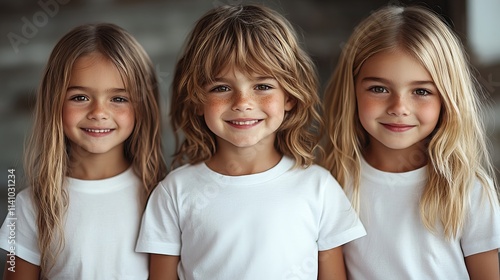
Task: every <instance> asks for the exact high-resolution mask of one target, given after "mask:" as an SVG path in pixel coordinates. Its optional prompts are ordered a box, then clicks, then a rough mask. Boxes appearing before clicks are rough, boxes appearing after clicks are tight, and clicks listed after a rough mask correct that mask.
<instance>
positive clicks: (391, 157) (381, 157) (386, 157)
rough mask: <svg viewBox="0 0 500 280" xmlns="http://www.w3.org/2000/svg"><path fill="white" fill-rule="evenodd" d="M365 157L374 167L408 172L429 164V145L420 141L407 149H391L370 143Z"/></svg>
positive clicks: (387, 170)
mask: <svg viewBox="0 0 500 280" xmlns="http://www.w3.org/2000/svg"><path fill="white" fill-rule="evenodd" d="M363 157H364V158H365V160H366V162H368V163H369V164H370V165H371V166H373V167H374V168H376V169H378V170H381V171H385V172H393V173H401V172H408V171H412V170H415V169H418V168H421V167H423V166H425V165H426V164H427V147H426V145H425V144H424V143H422V142H420V143H417V144H415V145H413V146H411V147H408V148H406V149H397V150H396V149H389V148H386V147H385V148H383V147H381V146H378V145H373V144H370V145H369V146H368V147H367V148H366V149H365V150H364V152H363Z"/></svg>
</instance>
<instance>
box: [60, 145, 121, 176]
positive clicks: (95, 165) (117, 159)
mask: <svg viewBox="0 0 500 280" xmlns="http://www.w3.org/2000/svg"><path fill="white" fill-rule="evenodd" d="M129 166H130V163H129V162H128V161H127V159H126V158H125V155H124V154H123V153H117V154H116V155H114V156H111V155H109V154H106V155H102V154H92V153H83V152H81V153H78V152H75V153H72V154H71V156H70V163H69V174H68V176H70V177H73V178H76V179H82V180H101V179H106V178H110V177H113V176H116V175H118V174H120V173H122V172H124V171H125V170H127V169H128V168H129Z"/></svg>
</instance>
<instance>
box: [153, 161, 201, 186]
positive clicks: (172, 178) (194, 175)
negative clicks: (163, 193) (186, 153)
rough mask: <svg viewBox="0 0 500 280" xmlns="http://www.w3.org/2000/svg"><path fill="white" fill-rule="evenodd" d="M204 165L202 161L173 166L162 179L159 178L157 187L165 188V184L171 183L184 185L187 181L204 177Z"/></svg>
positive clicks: (170, 184) (169, 184)
mask: <svg viewBox="0 0 500 280" xmlns="http://www.w3.org/2000/svg"><path fill="white" fill-rule="evenodd" d="M206 169H207V168H206V166H205V164H204V163H198V164H186V165H183V166H180V167H177V168H175V169H174V170H172V171H170V172H169V173H168V174H167V176H165V178H163V180H161V181H160V182H159V184H158V187H160V188H162V189H165V188H167V186H172V185H184V184H185V183H187V182H190V181H193V180H197V181H199V180H200V178H204V177H205V178H206V177H207V176H205V175H206V174H205V173H206V172H207V171H206Z"/></svg>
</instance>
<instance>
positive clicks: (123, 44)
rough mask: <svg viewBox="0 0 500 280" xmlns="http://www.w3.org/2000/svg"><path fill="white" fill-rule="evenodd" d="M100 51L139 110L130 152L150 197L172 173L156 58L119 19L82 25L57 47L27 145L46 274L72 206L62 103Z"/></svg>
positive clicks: (127, 151)
mask: <svg viewBox="0 0 500 280" xmlns="http://www.w3.org/2000/svg"><path fill="white" fill-rule="evenodd" d="M94 52H99V53H101V54H103V55H104V56H106V57H107V58H109V59H110V61H112V62H113V63H114V64H115V65H116V67H117V68H118V70H119V72H120V74H121V76H122V77H123V80H124V82H125V86H126V87H127V91H128V92H130V94H131V102H132V103H133V106H134V111H135V127H134V130H133V132H132V134H131V135H130V137H129V138H128V139H127V140H126V143H125V151H124V152H125V155H126V157H127V159H128V160H129V161H130V162H131V164H132V167H133V170H134V172H135V173H136V174H137V175H138V176H139V178H141V180H142V184H143V186H144V197H146V196H147V194H148V193H149V192H150V191H151V190H152V188H153V187H154V186H156V184H157V183H158V182H159V181H160V180H161V179H162V178H163V177H164V176H165V175H166V165H165V162H164V159H163V154H162V148H161V139H160V127H161V121H160V120H161V115H160V108H159V100H158V99H159V90H158V82H157V78H156V74H155V71H154V68H153V66H152V63H151V61H150V59H149V57H148V55H147V54H146V52H145V51H144V49H143V48H142V47H141V46H140V44H139V43H138V42H137V41H136V40H135V39H134V38H133V37H132V36H131V35H130V34H129V33H127V32H126V31H125V30H124V29H122V28H121V27H118V26H116V25H113V24H106V23H102V24H87V25H81V26H78V27H76V28H74V29H72V30H71V31H70V32H68V33H67V34H66V35H64V36H63V37H62V38H61V39H60V40H59V42H58V43H57V44H56V46H55V47H54V49H53V51H52V53H51V55H50V57H49V60H48V62H47V65H46V67H45V71H44V73H43V78H42V81H41V83H40V86H39V88H38V91H37V99H36V105H35V112H34V125H33V131H32V134H31V137H30V138H29V139H28V142H27V145H26V148H25V155H26V160H25V170H26V175H27V179H28V183H29V185H30V186H31V187H32V190H33V192H32V194H33V201H34V204H35V209H36V211H37V228H38V246H39V248H40V252H41V264H40V267H41V273H42V277H44V275H46V273H47V272H48V271H49V270H50V269H51V268H52V267H53V265H54V264H55V261H56V258H57V256H58V254H59V253H60V252H61V250H62V248H63V247H64V230H63V229H64V225H63V224H64V222H63V217H64V214H65V212H66V209H67V207H68V203H69V201H68V194H67V192H66V190H65V188H64V185H65V176H66V175H67V174H68V168H69V167H68V165H69V149H68V142H67V139H66V137H65V136H64V132H63V127H62V107H63V102H64V97H65V94H66V89H67V87H68V83H69V80H70V77H71V69H72V67H73V64H74V63H75V61H76V60H77V59H78V58H79V57H82V56H85V55H88V54H90V53H94Z"/></svg>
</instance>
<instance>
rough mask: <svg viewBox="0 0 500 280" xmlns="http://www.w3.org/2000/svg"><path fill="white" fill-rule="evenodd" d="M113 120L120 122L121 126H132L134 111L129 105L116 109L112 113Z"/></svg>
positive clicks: (133, 124)
mask: <svg viewBox="0 0 500 280" xmlns="http://www.w3.org/2000/svg"><path fill="white" fill-rule="evenodd" d="M114 116H115V117H114V118H115V121H117V122H120V123H121V125H122V126H127V127H132V128H133V127H134V126H135V112H134V109H133V108H132V106H131V107H129V108H123V109H121V110H117V111H116V112H115V114H114Z"/></svg>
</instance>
